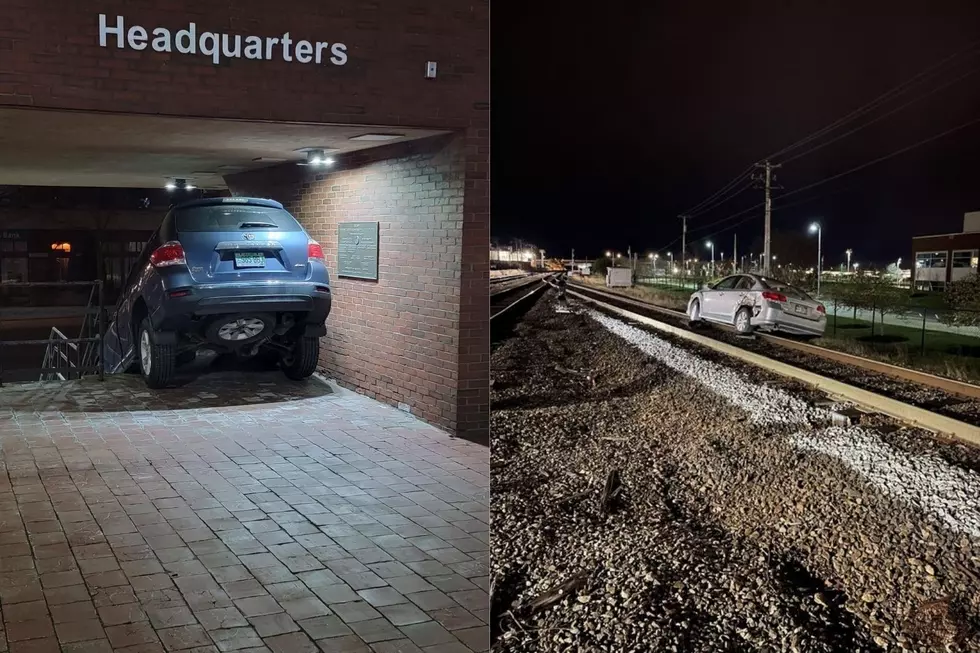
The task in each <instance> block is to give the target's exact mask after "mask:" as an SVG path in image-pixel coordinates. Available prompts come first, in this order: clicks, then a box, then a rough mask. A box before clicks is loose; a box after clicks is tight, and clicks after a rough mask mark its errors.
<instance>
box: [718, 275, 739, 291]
mask: <svg viewBox="0 0 980 653" xmlns="http://www.w3.org/2000/svg"><path fill="white" fill-rule="evenodd" d="M738 279H739V278H738V277H728V278H727V279H722V280H721V281H719V282H718V285H717V286H715V290H731V289H732V288H734V287H735V282H737V281H738Z"/></svg>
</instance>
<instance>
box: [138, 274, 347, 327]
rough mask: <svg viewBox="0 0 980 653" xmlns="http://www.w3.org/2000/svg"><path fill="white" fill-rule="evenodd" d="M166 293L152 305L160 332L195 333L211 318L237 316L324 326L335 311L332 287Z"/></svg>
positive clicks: (228, 287) (227, 287) (218, 287)
mask: <svg viewBox="0 0 980 653" xmlns="http://www.w3.org/2000/svg"><path fill="white" fill-rule="evenodd" d="M164 292H165V293H166V296H164V297H161V298H160V299H159V301H156V302H152V304H155V305H156V306H157V308H156V310H154V311H153V313H152V315H151V317H150V319H151V322H152V323H153V327H154V328H155V329H157V330H159V331H177V332H181V333H183V332H190V331H195V330H196V327H198V326H200V323H201V322H206V321H208V320H207V319H206V318H208V317H209V316H213V315H229V314H235V313H273V314H275V313H292V314H294V317H295V318H296V324H297V325H310V326H316V325H319V326H322V325H323V323H324V322H325V321H326V319H327V316H328V315H329V314H330V307H331V293H330V290H329V287H327V286H325V285H323V284H316V283H311V282H292V283H269V284H242V285H236V284H214V285H200V286H191V287H188V288H169V289H167V290H166V291H164ZM184 292H187V293H188V294H186V295H181V293H184ZM201 318H205V319H203V320H202V319H201ZM311 335H312V334H311Z"/></svg>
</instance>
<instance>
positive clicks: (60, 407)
mask: <svg viewBox="0 0 980 653" xmlns="http://www.w3.org/2000/svg"><path fill="white" fill-rule="evenodd" d="M488 473H489V462H488V452H487V450H486V448H484V447H481V446H479V445H476V444H472V443H469V442H466V441H464V440H459V439H454V438H451V437H449V436H448V435H446V434H445V433H443V432H441V431H439V430H437V429H435V428H432V427H430V426H427V425H425V424H423V423H421V422H419V421H417V420H415V419H414V418H412V417H411V416H409V415H406V414H404V413H401V412H399V411H397V410H395V409H393V408H390V407H387V406H384V405H381V404H378V403H376V402H374V401H371V400H369V399H367V398H364V397H361V396H359V395H356V394H354V393H350V392H347V391H343V390H338V389H337V388H332V387H329V386H327V385H326V384H324V383H321V382H319V381H316V380H311V381H310V382H309V383H306V384H294V383H290V382H283V381H282V377H281V376H279V375H278V374H275V373H270V374H268V375H266V374H262V373H256V374H247V375H246V374H241V373H238V374H235V373H219V374H211V375H207V376H205V377H203V378H201V379H198V380H196V381H194V382H192V383H190V384H188V385H186V386H184V387H182V388H176V389H171V390H167V391H149V390H147V389H146V388H145V387H144V386H143V385H142V383H141V381H140V380H139V378H138V377H132V376H128V375H117V376H112V377H107V378H106V381H105V382H104V383H100V382H99V381H97V380H95V379H85V380H83V381H73V382H67V383H57V384H43V385H40V386H33V387H30V388H26V387H24V386H10V387H5V388H3V389H0V612H2V618H3V630H2V631H0V651H7V650H9V651H10V652H11V653H46V652H48V651H58V650H62V651H74V652H78V653H89V652H91V653H98V652H101V651H110V650H117V651H131V652H133V653H143V652H156V651H194V652H195V653H197V652H201V653H204V652H206V651H240V650H241V651H244V650H248V651H256V652H259V651H273V652H275V653H302V652H305V651H316V650H318V649H320V650H323V651H330V652H337V653H343V652H350V653H354V652H371V651H373V652H375V653H395V652H400V653H410V652H418V651H426V652H427V653H465V652H467V651H485V650H487V648H488V644H489V629H488V626H487V623H488V610H489V607H488V604H489V601H488V594H487V592H488V589H489V588H488V578H487V574H488V566H487V542H488V537H489V528H488V525H487V522H488V518H489V514H488V499H489V497H488V481H487V477H488Z"/></svg>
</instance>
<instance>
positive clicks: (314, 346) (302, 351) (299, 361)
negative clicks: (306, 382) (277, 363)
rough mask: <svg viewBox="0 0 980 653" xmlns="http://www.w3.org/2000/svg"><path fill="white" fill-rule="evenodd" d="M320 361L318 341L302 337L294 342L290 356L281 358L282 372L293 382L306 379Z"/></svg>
mask: <svg viewBox="0 0 980 653" xmlns="http://www.w3.org/2000/svg"><path fill="white" fill-rule="evenodd" d="M319 361H320V339H319V338H316V337H311V336H303V337H301V338H300V339H299V340H297V341H296V345H295V346H294V347H293V352H292V354H291V355H290V356H287V357H285V358H283V360H282V371H283V372H284V373H285V374H286V376H288V377H289V378H290V379H293V380H294V381H302V380H303V379H308V378H309V377H311V376H312V375H313V373H314V372H316V366H317V363H318V362H319Z"/></svg>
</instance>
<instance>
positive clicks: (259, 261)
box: [235, 252, 265, 268]
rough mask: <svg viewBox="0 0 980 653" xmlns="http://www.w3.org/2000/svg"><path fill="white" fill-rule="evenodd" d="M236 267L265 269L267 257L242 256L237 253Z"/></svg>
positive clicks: (258, 255) (257, 255) (255, 255)
mask: <svg viewBox="0 0 980 653" xmlns="http://www.w3.org/2000/svg"><path fill="white" fill-rule="evenodd" d="M235 267H236V268H264V267H265V255H264V254H242V253H240V252H235Z"/></svg>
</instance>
